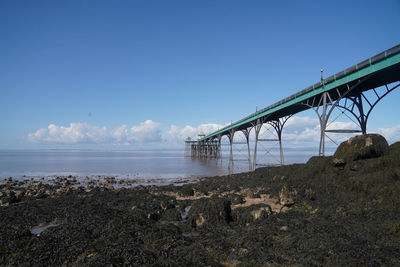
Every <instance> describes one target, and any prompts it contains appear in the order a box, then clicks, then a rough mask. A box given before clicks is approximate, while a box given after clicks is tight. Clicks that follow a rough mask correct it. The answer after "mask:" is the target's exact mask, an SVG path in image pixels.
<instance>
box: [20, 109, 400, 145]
mask: <svg viewBox="0 0 400 267" xmlns="http://www.w3.org/2000/svg"><path fill="white" fill-rule="evenodd" d="M224 126H225V125H220V124H201V125H198V126H197V127H195V126H190V125H187V126H184V127H179V126H176V125H170V127H169V130H168V131H167V132H166V133H163V132H162V130H161V123H158V122H154V121H152V120H146V121H144V122H142V123H140V124H139V125H133V126H131V127H128V126H127V125H125V124H124V125H121V126H119V127H117V128H115V129H107V127H106V126H96V125H90V124H88V123H86V122H74V123H70V124H69V126H57V125H55V124H50V125H48V127H47V128H41V129H38V130H37V131H36V132H33V133H29V134H28V136H27V138H28V140H29V141H30V142H32V143H37V144H65V145H68V144H114V145H135V144H149V143H153V144H163V145H166V146H178V147H180V146H183V145H182V144H183V142H184V140H185V139H186V138H187V137H191V138H196V137H197V135H198V134H199V133H200V132H203V133H204V134H209V133H212V132H214V131H217V130H218V129H221V128H222V127H224ZM355 127H356V126H355V125H354V124H353V123H352V122H339V121H336V122H333V123H331V124H330V125H329V126H328V129H329V128H331V129H356V128H355ZM264 132H265V133H264V134H269V135H271V134H273V131H271V129H267V128H265V130H264ZM371 132H376V133H379V134H382V135H383V136H385V137H386V139H387V140H388V142H389V143H393V142H395V141H398V140H400V126H395V127H392V128H378V129H375V130H373V131H371ZM319 134H320V128H319V121H318V119H316V118H310V117H299V116H294V117H292V118H291V119H289V120H288V121H287V123H286V125H285V127H284V130H283V134H282V139H283V141H284V142H285V147H292V148H296V147H315V145H316V144H318V142H319V138H320V136H319ZM350 136H352V135H351V134H347V135H344V134H342V135H334V136H333V139H334V141H335V142H336V143H338V142H342V141H344V140H346V139H347V138H349V137H350ZM243 138H244V137H243V136H242V135H241V134H240V133H237V134H235V139H236V140H240V139H243ZM250 138H251V139H254V131H252V132H251V136H250Z"/></svg>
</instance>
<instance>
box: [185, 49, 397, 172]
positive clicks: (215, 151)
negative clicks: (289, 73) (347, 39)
mask: <svg viewBox="0 0 400 267" xmlns="http://www.w3.org/2000/svg"><path fill="white" fill-rule="evenodd" d="M399 86H400V45H397V46H395V47H393V48H390V49H388V50H385V51H383V52H381V53H379V54H377V55H375V56H373V57H370V58H368V59H366V60H364V61H362V62H360V63H358V64H355V65H353V66H351V67H349V68H347V69H345V70H343V71H341V72H339V73H336V74H335V75H332V76H330V77H328V78H323V70H322V69H321V80H320V81H319V82H317V83H315V84H313V85H311V86H309V87H307V88H305V89H303V90H301V91H298V92H297V93H295V94H293V95H291V96H289V97H286V98H284V99H282V100H281V101H279V102H277V103H274V104H272V105H270V106H267V107H265V108H263V109H261V110H258V111H256V112H255V113H252V114H250V115H249V116H247V117H245V118H242V119H240V120H238V121H236V122H233V123H231V124H229V125H228V126H226V127H224V128H222V129H220V130H218V131H215V132H213V133H210V134H208V135H204V134H201V135H199V138H198V139H197V140H192V139H186V140H185V144H186V147H185V148H186V149H185V154H186V155H187V156H189V155H190V156H191V157H197V158H220V157H222V153H221V139H222V137H227V139H228V140H229V146H230V148H229V159H230V160H233V145H234V136H235V135H237V134H241V135H242V137H243V139H244V140H245V142H243V144H245V145H246V146H247V153H246V154H247V156H246V157H247V160H248V161H249V164H250V166H251V167H252V168H253V169H255V168H256V162H257V150H258V147H257V146H258V144H259V143H260V142H276V144H278V146H279V154H280V159H279V162H280V164H281V165H283V164H284V155H283V144H282V132H283V129H284V126H285V124H286V122H287V121H288V120H289V119H290V118H291V117H292V116H293V115H294V114H297V113H300V112H302V111H305V110H310V109H311V110H313V111H315V114H316V115H317V117H318V119H319V122H320V141H319V150H318V155H319V156H324V155H325V140H326V133H336V134H340V133H361V134H366V133H367V123H368V119H369V117H370V115H371V113H372V111H373V109H374V108H375V106H376V105H377V104H378V103H379V102H380V100H382V98H384V97H385V96H387V95H389V94H390V93H391V92H392V91H393V90H395V89H396V88H398V87H399ZM337 109H339V110H340V111H341V112H342V113H343V114H346V116H348V117H349V118H352V120H353V121H354V122H355V123H356V125H357V128H358V129H329V130H328V129H327V126H328V122H329V120H330V118H331V115H332V112H333V111H334V110H337ZM266 125H267V126H269V127H270V128H271V129H273V131H274V132H275V136H276V138H261V137H260V130H261V128H262V127H263V126H266ZM250 134H252V136H254V138H255V139H254V140H253V142H254V149H253V155H251V151H250ZM251 161H252V163H251Z"/></svg>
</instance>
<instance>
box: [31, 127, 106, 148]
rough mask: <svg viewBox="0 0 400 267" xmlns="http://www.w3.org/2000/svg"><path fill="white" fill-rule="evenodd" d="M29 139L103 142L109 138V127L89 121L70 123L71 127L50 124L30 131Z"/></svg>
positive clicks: (54, 141) (56, 141)
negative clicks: (99, 125) (32, 131)
mask: <svg viewBox="0 0 400 267" xmlns="http://www.w3.org/2000/svg"><path fill="white" fill-rule="evenodd" d="M28 139H29V140H30V141H32V142H45V143H64V144H74V143H103V142H105V141H106V140H107V129H106V127H98V126H93V125H90V124H88V123H70V125H69V127H65V126H57V125H54V124H50V125H49V126H48V127H47V128H42V129H39V130H37V131H36V132H34V133H30V134H29V135H28Z"/></svg>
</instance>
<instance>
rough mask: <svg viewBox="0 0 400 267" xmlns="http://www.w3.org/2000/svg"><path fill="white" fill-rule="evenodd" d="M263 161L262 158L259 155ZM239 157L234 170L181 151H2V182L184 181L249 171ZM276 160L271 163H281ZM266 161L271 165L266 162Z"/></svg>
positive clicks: (290, 156) (291, 155) (297, 155)
mask: <svg viewBox="0 0 400 267" xmlns="http://www.w3.org/2000/svg"><path fill="white" fill-rule="evenodd" d="M312 155H315V152H309V151H306V152H305V151H303V152H298V151H296V152H293V151H292V152H286V155H285V162H286V163H288V164H290V163H296V162H297V163H302V162H305V161H307V159H308V158H309V157H310V156H312ZM258 157H259V160H258V162H260V163H261V162H262V161H263V159H262V155H260V156H258ZM245 159H246V157H245V156H244V155H237V157H236V158H235V161H234V165H233V168H230V169H229V168H228V166H229V162H228V160H227V157H226V156H225V157H224V159H222V160H199V159H191V158H190V157H184V152H183V151H180V150H157V151H83V150H31V151H4V150H3V151H0V179H5V178H7V177H14V178H21V177H23V176H27V177H34V178H38V177H48V176H56V175H76V176H82V177H83V176H89V177H94V176H97V175H107V176H111V175H112V176H116V177H121V178H122V177H123V178H132V179H133V178H183V177H193V176H214V175H224V174H228V173H229V172H234V173H237V172H246V171H248V170H249V164H248V161H246V160H245ZM277 159H279V157H276V158H275V159H274V160H275V161H274V160H272V161H269V162H273V163H277ZM264 162H268V160H265V161H264Z"/></svg>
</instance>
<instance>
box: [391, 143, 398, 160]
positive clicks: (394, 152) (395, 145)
mask: <svg viewBox="0 0 400 267" xmlns="http://www.w3.org/2000/svg"><path fill="white" fill-rule="evenodd" d="M389 154H390V155H392V156H394V157H396V158H400V142H396V143H393V144H391V145H390V146H389Z"/></svg>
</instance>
